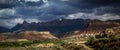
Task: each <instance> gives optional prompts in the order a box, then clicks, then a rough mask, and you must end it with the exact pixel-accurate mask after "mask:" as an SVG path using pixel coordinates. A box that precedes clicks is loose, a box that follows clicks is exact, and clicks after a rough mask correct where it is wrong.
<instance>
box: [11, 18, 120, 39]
mask: <svg viewBox="0 0 120 50" xmlns="http://www.w3.org/2000/svg"><path fill="white" fill-rule="evenodd" d="M119 21H120V20H108V21H100V20H89V19H86V20H84V19H61V20H60V19H58V20H53V21H49V22H41V23H35V22H33V23H28V22H26V21H24V22H23V24H17V25H16V26H15V27H13V28H12V29H10V32H14V33H20V32H23V31H33V30H36V31H39V32H41V31H49V32H50V33H51V34H53V35H55V36H56V37H63V36H67V35H69V34H70V32H74V31H76V30H79V33H78V34H82V33H83V34H86V33H89V34H91V33H94V32H102V31H103V30H105V29H106V28H112V27H117V26H120V23H119Z"/></svg>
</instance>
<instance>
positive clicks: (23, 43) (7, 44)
mask: <svg viewBox="0 0 120 50" xmlns="http://www.w3.org/2000/svg"><path fill="white" fill-rule="evenodd" d="M38 43H41V44H46V43H54V44H62V43H64V42H63V41H62V40H33V41H21V42H0V47H26V46H30V45H32V44H38Z"/></svg>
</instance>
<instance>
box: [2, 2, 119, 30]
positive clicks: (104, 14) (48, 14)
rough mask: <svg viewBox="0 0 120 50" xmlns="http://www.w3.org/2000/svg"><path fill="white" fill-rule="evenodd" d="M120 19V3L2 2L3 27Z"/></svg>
mask: <svg viewBox="0 0 120 50" xmlns="http://www.w3.org/2000/svg"><path fill="white" fill-rule="evenodd" d="M60 18H65V19H78V18H82V19H99V20H114V19H120V0H0V26H2V27H7V28H12V27H14V26H15V25H16V24H17V23H22V22H23V21H24V20H26V21H27V22H29V23H31V22H42V21H51V20H55V19H60Z"/></svg>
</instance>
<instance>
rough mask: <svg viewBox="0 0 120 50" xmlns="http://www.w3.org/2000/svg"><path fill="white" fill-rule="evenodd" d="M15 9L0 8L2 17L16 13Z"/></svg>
mask: <svg viewBox="0 0 120 50" xmlns="http://www.w3.org/2000/svg"><path fill="white" fill-rule="evenodd" d="M15 13H16V11H15V9H2V10H0V17H5V16H6V15H15Z"/></svg>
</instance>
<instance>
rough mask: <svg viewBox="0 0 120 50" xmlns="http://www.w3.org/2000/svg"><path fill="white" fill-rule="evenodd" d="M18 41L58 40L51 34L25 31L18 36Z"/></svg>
mask: <svg viewBox="0 0 120 50" xmlns="http://www.w3.org/2000/svg"><path fill="white" fill-rule="evenodd" d="M18 35H19V36H18V39H28V40H47V39H57V38H56V37H55V36H53V35H51V34H50V32H47V31H45V32H37V31H24V32H20V33H19V34H18Z"/></svg>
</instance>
